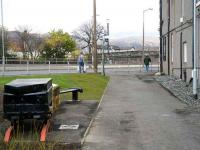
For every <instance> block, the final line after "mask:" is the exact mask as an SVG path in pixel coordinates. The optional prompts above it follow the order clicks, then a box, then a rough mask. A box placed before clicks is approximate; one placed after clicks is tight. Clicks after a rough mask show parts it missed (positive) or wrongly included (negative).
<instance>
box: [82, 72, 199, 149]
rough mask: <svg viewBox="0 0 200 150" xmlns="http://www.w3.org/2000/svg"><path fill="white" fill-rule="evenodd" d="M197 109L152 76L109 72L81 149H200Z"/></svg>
mask: <svg viewBox="0 0 200 150" xmlns="http://www.w3.org/2000/svg"><path fill="white" fill-rule="evenodd" d="M199 131H200V113H198V112H193V111H191V109H189V108H188V107H187V106H186V105H185V104H183V103H181V102H180V101H179V100H178V99H177V98H175V97H174V96H172V95H171V94H170V93H168V92H167V91H166V90H164V89H163V88H162V87H161V86H160V85H159V84H158V83H156V82H155V81H154V80H153V79H152V77H151V76H146V75H138V76H136V75H117V76H116V75H112V76H111V80H110V83H109V85H108V88H107V90H106V92H105V95H104V97H103V99H102V102H101V105H100V108H99V112H98V114H97V116H96V118H95V120H94V122H93V125H92V127H91V130H90V132H89V134H88V136H87V137H86V140H85V144H84V146H83V150H199V149H200V142H199V141H200V132H199Z"/></svg>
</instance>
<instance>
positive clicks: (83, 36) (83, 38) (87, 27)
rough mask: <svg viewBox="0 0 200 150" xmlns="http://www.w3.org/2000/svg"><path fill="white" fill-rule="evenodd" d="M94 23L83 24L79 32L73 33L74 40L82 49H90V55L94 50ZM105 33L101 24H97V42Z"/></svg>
mask: <svg viewBox="0 0 200 150" xmlns="http://www.w3.org/2000/svg"><path fill="white" fill-rule="evenodd" d="M92 27H93V24H92V21H88V22H86V23H84V24H82V25H81V26H80V27H79V28H78V29H77V30H75V31H73V36H74V38H75V39H76V40H77V41H78V42H79V43H80V44H81V48H82V49H84V48H88V49H89V54H91V50H92V35H93V28H92ZM103 33H104V27H103V26H102V25H101V24H97V41H98V40H99V39H100V38H101V37H102V35H103Z"/></svg>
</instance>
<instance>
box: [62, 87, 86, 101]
mask: <svg viewBox="0 0 200 150" xmlns="http://www.w3.org/2000/svg"><path fill="white" fill-rule="evenodd" d="M70 92H71V93H72V101H73V102H77V101H78V93H79V92H80V93H83V89H82V88H70V89H64V90H62V91H60V94H64V93H70Z"/></svg>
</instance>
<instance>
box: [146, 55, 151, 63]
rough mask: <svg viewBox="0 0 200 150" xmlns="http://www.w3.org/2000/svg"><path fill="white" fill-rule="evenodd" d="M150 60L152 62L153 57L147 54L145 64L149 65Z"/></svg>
mask: <svg viewBox="0 0 200 150" xmlns="http://www.w3.org/2000/svg"><path fill="white" fill-rule="evenodd" d="M150 62H151V58H150V57H149V56H146V57H145V58H144V64H145V65H149V63H150Z"/></svg>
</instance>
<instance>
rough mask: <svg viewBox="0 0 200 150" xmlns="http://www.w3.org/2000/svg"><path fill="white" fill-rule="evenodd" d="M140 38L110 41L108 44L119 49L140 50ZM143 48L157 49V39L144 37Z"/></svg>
mask: <svg viewBox="0 0 200 150" xmlns="http://www.w3.org/2000/svg"><path fill="white" fill-rule="evenodd" d="M142 41H143V39H142V37H125V38H116V39H110V44H111V45H115V46H118V47H120V48H121V49H130V48H136V49H140V48H142ZM145 47H149V48H152V47H159V38H158V37H157V38H156V37H145Z"/></svg>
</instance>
